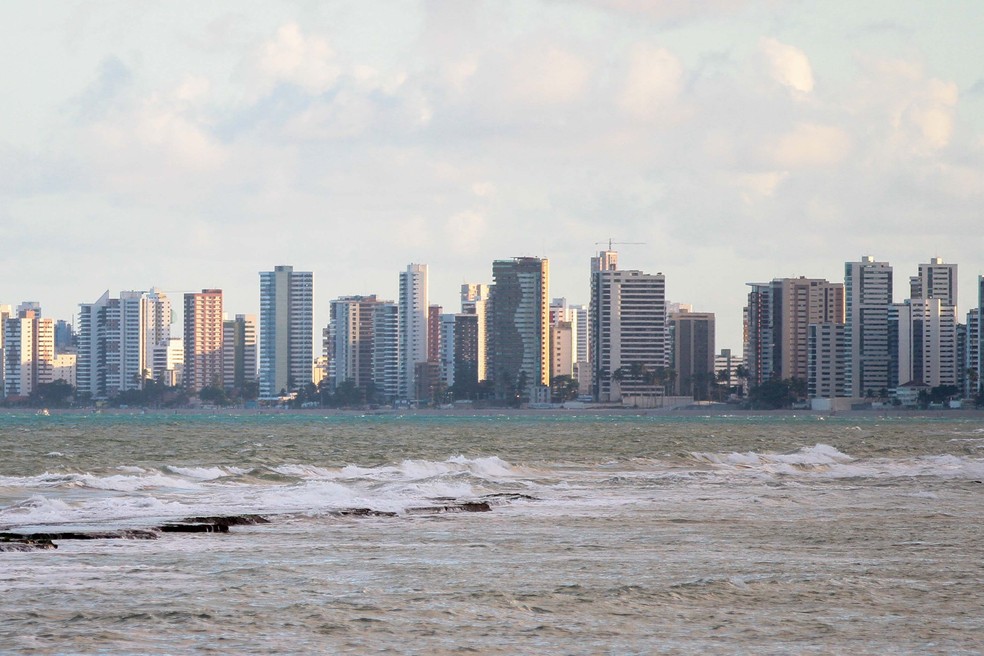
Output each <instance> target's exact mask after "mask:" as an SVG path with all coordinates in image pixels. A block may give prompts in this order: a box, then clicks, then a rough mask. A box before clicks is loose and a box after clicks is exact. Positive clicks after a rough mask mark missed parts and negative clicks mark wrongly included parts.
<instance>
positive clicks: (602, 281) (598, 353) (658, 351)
mask: <svg viewBox="0 0 984 656" xmlns="http://www.w3.org/2000/svg"><path fill="white" fill-rule="evenodd" d="M596 259H601V256H599V258H596ZM591 308H592V312H593V313H594V314H593V316H592V321H591V341H592V349H591V352H592V357H593V358H594V360H593V363H592V369H593V376H592V378H593V380H594V396H595V398H596V399H597V400H598V401H601V402H603V403H605V402H621V401H623V399H625V398H626V397H633V398H644V397H656V396H662V395H665V393H666V387H667V385H669V384H671V383H672V381H671V380H668V379H666V378H663V375H664V374H665V373H666V372H667V371H668V369H669V345H668V343H667V335H668V333H667V316H666V279H665V277H664V276H663V274H662V273H656V274H648V273H643V272H642V271H618V270H615V269H603V270H599V271H595V272H594V274H593V275H592V281H591Z"/></svg>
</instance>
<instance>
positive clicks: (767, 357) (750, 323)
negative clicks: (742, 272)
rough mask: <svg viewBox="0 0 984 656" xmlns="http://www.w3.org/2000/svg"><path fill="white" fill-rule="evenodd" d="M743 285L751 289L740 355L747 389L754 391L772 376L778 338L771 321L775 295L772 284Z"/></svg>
mask: <svg viewBox="0 0 984 656" xmlns="http://www.w3.org/2000/svg"><path fill="white" fill-rule="evenodd" d="M747 284H748V286H749V287H751V289H750V290H749V292H748V300H747V304H746V305H745V309H744V312H743V318H744V330H743V334H744V345H743V353H744V358H745V367H746V368H747V369H748V387H749V388H755V387H758V386H759V385H762V384H763V383H765V382H768V381H769V380H770V379H771V378H772V376H773V372H774V371H775V369H776V366H777V365H776V360H777V358H776V357H775V355H776V350H777V348H778V347H777V346H776V345H777V343H778V342H779V336H778V335H777V334H776V325H775V320H774V310H773V306H774V304H775V293H774V291H773V286H772V283H769V282H765V283H759V282H750V283H747Z"/></svg>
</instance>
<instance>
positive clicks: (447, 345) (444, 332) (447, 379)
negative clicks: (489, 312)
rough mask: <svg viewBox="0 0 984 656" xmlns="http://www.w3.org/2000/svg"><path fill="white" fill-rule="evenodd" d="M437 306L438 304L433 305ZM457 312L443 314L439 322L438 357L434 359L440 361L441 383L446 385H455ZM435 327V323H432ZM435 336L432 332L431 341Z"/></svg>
mask: <svg viewBox="0 0 984 656" xmlns="http://www.w3.org/2000/svg"><path fill="white" fill-rule="evenodd" d="M431 307H436V306H433V305H432V306H431ZM457 316H458V315H456V314H442V315H441V316H440V321H439V322H438V324H437V331H438V336H439V339H437V340H436V341H437V349H438V350H437V357H436V358H432V360H434V361H436V362H438V363H439V373H440V378H441V384H442V385H443V386H444V387H451V386H452V385H454V326H455V317H457ZM432 329H433V325H432ZM434 341H435V340H434V337H433V333H432V334H431V342H432V343H433V342H434Z"/></svg>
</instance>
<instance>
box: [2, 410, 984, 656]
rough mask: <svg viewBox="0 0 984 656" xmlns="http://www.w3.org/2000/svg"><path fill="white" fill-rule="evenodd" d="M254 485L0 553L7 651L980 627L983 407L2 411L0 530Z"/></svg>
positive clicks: (850, 642) (263, 648)
mask: <svg viewBox="0 0 984 656" xmlns="http://www.w3.org/2000/svg"><path fill="white" fill-rule="evenodd" d="M470 501H485V502H487V503H488V504H489V506H490V507H491V510H490V511H489V512H454V509H455V504H457V503H465V502H470ZM351 509H369V510H372V511H377V512H376V513H375V514H373V515H369V516H361V515H360V516H353V515H345V514H344V511H346V510H351ZM244 513H250V514H260V515H263V516H264V517H266V518H267V519H269V520H270V521H269V523H267V524H257V525H250V526H234V527H232V528H231V529H230V532H229V533H226V534H184V533H181V534H177V533H165V534H162V535H160V537H159V538H158V539H154V540H131V539H96V540H64V541H59V542H57V544H58V548H57V549H55V550H44V551H31V552H3V553H0V653H3V654H8V653H10V654H144V653H166V654H190V653H205V654H207V653H217V654H219V653H221V654H227V653H235V654H271V653H276V654H306V653H319V654H338V653H351V654H469V653H471V654H845V653H851V654H888V653H892V654H979V653H982V652H984V610H982V609H984V562H982V561H984V419H972V418H964V419H948V418H945V417H944V418H903V419H897V418H896V419H892V418H877V417H868V416H851V417H827V418H823V419H822V420H821V419H820V418H817V417H813V416H804V417H792V416H774V417H754V416H745V415H741V416H732V417H727V416H726V417H699V416H679V417H678V416H665V415H662V416H623V415H603V416H590V415H571V414H549V413H544V414H528V415H521V414H499V415H488V416H458V415H455V416H436V415H428V414H426V413H419V414H412V415H407V416H394V415H373V416H360V415H332V416H323V415H321V414H313V413H303V414H300V413H297V414H277V415H273V414H242V415H236V414H223V415H218V416H205V415H194V414H185V415H172V414H154V413H150V414H146V415H136V414H135V415H110V414H105V415H96V414H66V415H54V416H50V417H38V416H34V415H27V414H20V415H17V414H14V415H0V531H4V532H19V533H31V532H53V531H65V530H77V531H83V530H111V529H113V530H115V529H121V528H145V527H152V526H158V525H161V524H162V523H167V522H174V521H180V520H181V519H183V518H187V517H193V516H200V515H210V516H214V515H237V514H244Z"/></svg>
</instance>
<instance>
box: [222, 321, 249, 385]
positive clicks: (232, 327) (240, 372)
mask: <svg viewBox="0 0 984 656" xmlns="http://www.w3.org/2000/svg"><path fill="white" fill-rule="evenodd" d="M222 340H223V345H222V353H223V358H224V364H223V370H224V376H225V378H224V381H223V386H224V387H225V389H227V390H240V391H242V390H243V389H244V388H245V386H246V385H247V384H248V383H255V382H256V365H257V357H256V355H257V344H256V316H255V315H252V314H237V315H236V318H235V319H226V320H225V321H224V322H223V327H222Z"/></svg>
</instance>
